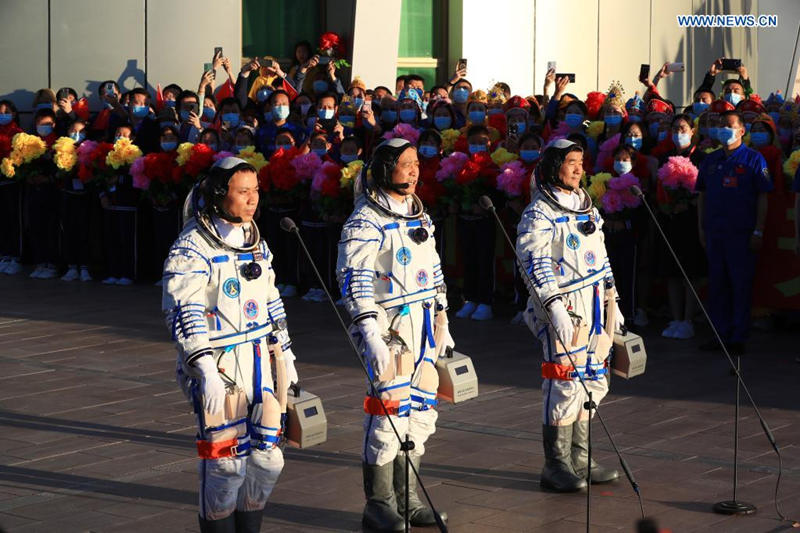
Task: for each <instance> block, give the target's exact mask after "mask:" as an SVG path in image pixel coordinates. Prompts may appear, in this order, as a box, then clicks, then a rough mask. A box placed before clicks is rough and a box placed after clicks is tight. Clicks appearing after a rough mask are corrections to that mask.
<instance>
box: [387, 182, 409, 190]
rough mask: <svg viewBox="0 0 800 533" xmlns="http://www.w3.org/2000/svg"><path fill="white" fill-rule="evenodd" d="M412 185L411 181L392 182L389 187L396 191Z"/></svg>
mask: <svg viewBox="0 0 800 533" xmlns="http://www.w3.org/2000/svg"><path fill="white" fill-rule="evenodd" d="M409 187H411V184H410V183H392V184H391V185H390V186H389V188H390V189H392V190H395V191H404V190H406V189H408V188H409Z"/></svg>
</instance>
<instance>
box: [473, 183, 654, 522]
mask: <svg viewBox="0 0 800 533" xmlns="http://www.w3.org/2000/svg"><path fill="white" fill-rule="evenodd" d="M478 204H479V205H480V206H481V207H482V208H483V209H485V210H486V211H489V212H490V213H492V214H493V215H494V218H495V220H496V221H497V225H498V226H499V227H500V230H501V231H502V233H503V235H504V236H505V238H506V242H508V245H509V246H511V250H513V251H514V257H515V258H516V260H517V263H518V264H519V270H520V271H521V272H522V273H523V275H524V276H525V278H527V280H528V284H529V286H531V287H533V286H534V283H533V280H532V279H531V276H530V274H528V271H527V270H525V266H524V262H523V261H522V258H521V257H520V256H519V252H518V251H517V247H516V246H515V245H514V242H513V241H512V240H511V237H510V236H509V235H508V232H507V231H506V228H505V226H503V223H502V221H501V220H500V217H499V216H498V215H497V210H496V209H495V207H494V204H493V203H492V199H491V198H489V197H488V196H485V195H484V196H481V197H480V198H479V199H478ZM531 294H532V295H533V296H534V297H535V298H536V301H537V302H539V305H540V306H541V305H542V300H541V298H539V295H538V294H536V291H533V292H532V293H531ZM545 321H546V322H547V325H548V326H550V327H551V328H552V329H553V330H554V332H555V335H556V338H557V339H558V341H559V342H560V343H561V344H562V345H563V346H568V344H567V343H565V342H564V341H563V339H562V338H561V335H559V333H558V331H555V329H556V328H555V327H554V326H553V323H552V321H551V320H550V316H549V315H548V314H547V313H545ZM566 356H567V359H569V364H570V365H572V369H573V370H574V371H575V374H576V376H577V377H578V382H579V383H580V384H581V387H582V388H583V390H584V392H585V393H586V396H588V398H589V401H588V402H586V404H588V407H586V404H585V406H584V407H585V408H588V409H590V411H589V414H590V416H591V410H594V413H595V415H597V420H598V421H599V422H600V425H601V426H603V431H605V434H606V436H608V441H609V442H610V443H611V447H612V448H613V449H614V452H615V453H616V454H617V458H618V459H619V464H620V466H621V467H622V471H623V472H624V473H625V477H627V478H628V482H629V483H630V484H631V488H632V489H633V492H634V493H636V496H637V497H638V499H639V509H640V510H641V513H642V518H644V503H642V495H641V494H640V493H639V484H638V483H637V482H636V479H634V477H633V472H631V469H630V468H629V467H628V463H627V462H626V461H625V458H624V457H622V452H620V451H619V448H618V447H617V444H616V443H615V442H614V439H613V438H612V437H611V431H609V429H608V428H607V427H606V423H605V421H604V420H603V417H602V416H600V411H599V409H598V406H597V404H595V403H594V402H593V401H592V399H591V398H592V394H591V393H590V392H589V388H588V387H587V386H586V382H585V381H584V379H583V376H582V375H581V373H580V372H579V371H578V368H577V366H576V365H575V360H574V359H573V358H572V355H571V354H570V353H569V352H567V353H566ZM590 423H591V418H590ZM589 446H590V448H591V442H590V445H589ZM589 472H591V468H590V469H589ZM589 487H591V483H590V484H589V485H588V486H587V489H588V488H589ZM587 503H588V490H587ZM587 513H588V507H587ZM586 527H587V529H588V527H589V520H587V521H586Z"/></svg>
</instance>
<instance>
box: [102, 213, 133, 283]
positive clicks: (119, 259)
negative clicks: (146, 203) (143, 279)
mask: <svg viewBox="0 0 800 533" xmlns="http://www.w3.org/2000/svg"><path fill="white" fill-rule="evenodd" d="M136 223H137V213H136V207H125V206H111V207H107V208H105V209H104V212H103V230H104V232H103V237H104V239H103V240H104V244H105V257H106V275H107V276H111V277H115V278H130V279H134V278H135V277H136V230H137V227H136V226H137V224H136Z"/></svg>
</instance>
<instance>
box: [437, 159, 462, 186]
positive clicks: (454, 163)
mask: <svg viewBox="0 0 800 533" xmlns="http://www.w3.org/2000/svg"><path fill="white" fill-rule="evenodd" d="M468 160H469V156H468V155H467V154H465V153H463V152H453V153H452V154H450V155H449V156H447V157H445V158H444V159H442V162H441V164H440V166H439V170H438V171H437V172H436V181H444V180H446V179H450V178H452V177H454V176H455V175H456V174H458V173H459V172H460V171H461V169H462V168H464V165H466V164H467V161H468Z"/></svg>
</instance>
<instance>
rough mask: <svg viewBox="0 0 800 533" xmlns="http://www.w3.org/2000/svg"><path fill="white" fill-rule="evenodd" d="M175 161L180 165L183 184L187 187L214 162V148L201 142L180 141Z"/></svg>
mask: <svg viewBox="0 0 800 533" xmlns="http://www.w3.org/2000/svg"><path fill="white" fill-rule="evenodd" d="M177 152H178V156H177V158H176V159H175V163H176V164H177V165H178V167H180V169H181V171H182V174H183V177H182V182H183V185H184V186H185V187H186V188H187V192H188V189H189V188H191V187H192V185H194V183H195V182H196V181H197V179H198V178H199V177H200V176H201V175H202V174H205V173H206V172H208V170H209V169H210V168H211V165H213V164H214V150H212V149H211V147H209V146H208V145H207V144H203V143H197V144H192V143H182V144H181V145H180V146H178V150H177Z"/></svg>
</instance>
